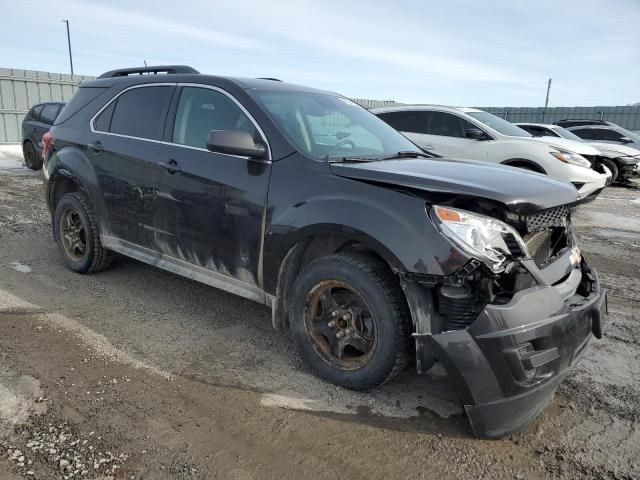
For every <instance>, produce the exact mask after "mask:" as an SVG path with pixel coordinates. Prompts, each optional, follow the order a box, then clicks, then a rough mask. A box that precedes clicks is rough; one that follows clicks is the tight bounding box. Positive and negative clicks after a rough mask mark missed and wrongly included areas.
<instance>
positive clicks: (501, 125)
mask: <svg viewBox="0 0 640 480" xmlns="http://www.w3.org/2000/svg"><path fill="white" fill-rule="evenodd" d="M372 111H373V112H374V113H375V114H376V115H378V116H379V117H380V118H381V119H383V120H384V121H385V122H387V123H388V124H389V125H391V126H392V127H393V128H395V129H396V130H398V131H400V132H401V133H403V134H404V135H406V136H407V137H408V138H409V139H411V140H412V141H413V142H415V143H416V144H417V145H419V146H420V147H421V148H422V149H424V150H426V151H428V152H433V153H435V154H437V155H440V156H443V157H447V158H466V159H471V160H481V161H488V162H493V163H499V164H502V165H509V166H512V167H518V168H522V169H525V170H530V171H533V172H537V173H542V174H546V175H549V176H551V177H554V178H557V179H560V180H564V181H566V182H569V183H571V184H573V185H574V186H575V188H576V190H578V192H579V194H580V196H581V197H583V198H585V197H588V196H589V195H593V194H597V193H598V192H600V191H601V190H602V189H603V188H604V187H605V186H606V185H607V184H608V183H609V182H610V181H611V176H612V175H611V172H610V171H609V170H607V169H604V170H603V171H601V172H598V171H596V170H595V169H593V168H592V164H591V162H589V160H587V158H585V156H586V157H595V156H596V155H597V154H598V151H597V150H596V149H594V148H592V147H589V146H588V145H586V144H583V143H578V142H573V141H569V140H565V139H562V138H550V137H545V138H544V139H542V138H536V137H533V136H532V135H531V134H530V133H528V132H526V131H525V130H523V129H521V128H520V127H518V126H516V125H514V124H513V123H510V122H508V121H506V120H504V119H502V118H500V117H497V116H495V115H492V114H491V113H488V112H484V111H482V110H477V109H474V108H456V107H444V106H438V105H434V106H431V105H429V106H424V105H420V106H401V107H387V108H378V109H373V110H372ZM639 153H640V152H639Z"/></svg>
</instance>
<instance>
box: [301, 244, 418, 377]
mask: <svg viewBox="0 0 640 480" xmlns="http://www.w3.org/2000/svg"><path fill="white" fill-rule="evenodd" d="M292 297H293V298H292V305H291V311H290V316H289V319H290V324H291V330H292V332H293V336H294V338H295V341H296V343H297V345H298V347H299V349H300V352H301V354H302V356H303V358H304V359H305V361H306V362H307V363H308V364H309V366H310V367H311V369H312V370H313V371H314V372H315V373H316V374H317V375H318V376H319V377H321V378H323V379H325V380H327V381H329V382H332V383H335V384H337V385H341V386H343V387H347V388H351V389H354V390H367V389H370V388H373V387H376V386H378V385H381V384H383V383H385V382H387V381H389V380H390V379H391V378H393V377H394V376H395V375H397V374H398V373H399V372H401V371H402V370H403V369H404V368H405V367H406V365H407V363H408V361H409V353H408V352H409V343H410V342H409V338H410V337H409V329H408V325H409V323H410V322H409V320H408V319H409V313H408V309H407V307H406V303H405V300H404V297H403V295H402V291H401V290H400V287H399V285H398V283H397V279H396V278H395V277H394V276H393V274H392V273H391V272H390V271H388V268H387V267H386V265H384V263H382V262H381V261H379V260H377V259H376V258H374V257H371V256H368V255H363V254H357V253H354V254H350V253H349V254H347V253H339V254H335V255H332V256H329V257H323V258H320V259H317V260H315V261H313V262H312V263H310V264H309V265H308V266H307V267H306V268H305V269H304V271H303V272H302V274H301V275H300V276H299V277H298V279H297V280H296V281H295V284H294V288H293V296H292Z"/></svg>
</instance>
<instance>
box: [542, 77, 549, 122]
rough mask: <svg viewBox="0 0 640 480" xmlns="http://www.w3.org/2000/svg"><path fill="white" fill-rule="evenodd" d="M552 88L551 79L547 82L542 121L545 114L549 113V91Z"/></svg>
mask: <svg viewBox="0 0 640 480" xmlns="http://www.w3.org/2000/svg"><path fill="white" fill-rule="evenodd" d="M550 90H551V79H549V81H548V82H547V98H545V100H544V109H543V110H542V122H544V116H545V115H546V114H547V107H548V106H549V91H550Z"/></svg>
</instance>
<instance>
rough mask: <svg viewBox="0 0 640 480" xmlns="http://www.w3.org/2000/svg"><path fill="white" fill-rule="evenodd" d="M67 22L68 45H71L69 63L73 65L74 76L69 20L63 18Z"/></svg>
mask: <svg viewBox="0 0 640 480" xmlns="http://www.w3.org/2000/svg"><path fill="white" fill-rule="evenodd" d="M62 21H63V22H64V23H66V24H67V45H68V46H69V64H70V65H71V76H73V56H72V55H71V34H70V33H69V20H62Z"/></svg>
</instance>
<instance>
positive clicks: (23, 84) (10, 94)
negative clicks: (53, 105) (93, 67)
mask: <svg viewBox="0 0 640 480" xmlns="http://www.w3.org/2000/svg"><path fill="white" fill-rule="evenodd" d="M91 78H93V77H88V76H84V75H74V76H73V77H72V76H71V75H65V74H63V73H50V72H40V71H35V70H17V69H10V68H0V143H15V142H18V143H19V142H20V136H21V133H20V125H21V123H22V119H23V118H24V116H25V114H26V113H27V112H28V111H29V108H31V107H32V106H33V105H35V104H36V103H40V102H65V101H68V100H69V99H70V98H71V97H72V96H73V94H74V93H75V91H76V89H77V88H78V84H79V83H80V82H82V81H83V80H89V79H91Z"/></svg>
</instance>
